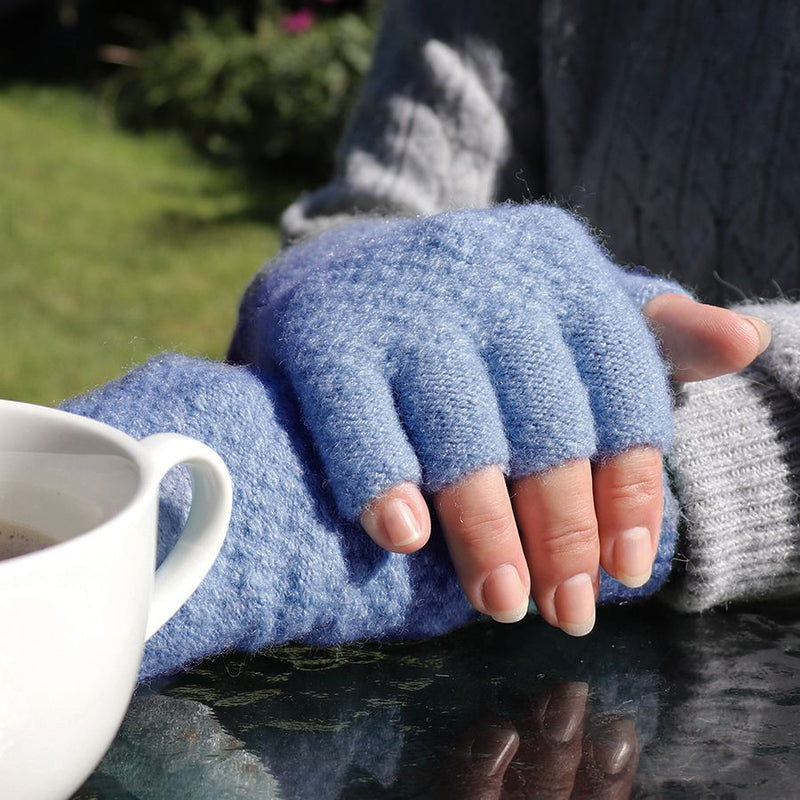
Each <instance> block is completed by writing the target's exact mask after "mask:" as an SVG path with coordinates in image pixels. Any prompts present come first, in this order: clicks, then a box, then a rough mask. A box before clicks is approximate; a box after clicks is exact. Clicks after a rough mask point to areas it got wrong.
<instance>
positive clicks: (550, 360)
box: [234, 205, 749, 635]
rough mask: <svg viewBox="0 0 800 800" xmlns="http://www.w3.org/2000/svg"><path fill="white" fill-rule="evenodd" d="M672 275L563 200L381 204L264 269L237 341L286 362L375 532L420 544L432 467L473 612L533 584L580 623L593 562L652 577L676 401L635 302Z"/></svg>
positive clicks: (504, 617) (337, 469) (587, 616)
mask: <svg viewBox="0 0 800 800" xmlns="http://www.w3.org/2000/svg"><path fill="white" fill-rule="evenodd" d="M675 288H676V287H675V286H674V284H669V283H668V282H665V281H660V280H658V279H654V278H645V277H642V276H638V275H631V274H630V273H626V272H624V271H622V270H620V269H619V268H617V267H615V266H614V265H613V264H611V263H610V262H609V261H608V260H607V259H606V257H605V255H604V253H603V252H602V250H601V249H600V248H599V247H598V246H597V245H596V243H595V242H594V240H593V239H592V238H591V237H590V236H589V235H588V234H587V233H586V231H585V229H584V228H583V226H582V225H580V223H578V222H577V221H576V220H575V219H574V218H572V217H571V216H570V215H568V214H566V213H565V212H562V211H560V210H558V209H555V208H552V207H546V206H533V205H532V206H523V207H520V206H517V207H511V206H504V207H497V208H494V209H491V210H487V211H468V212H449V213H448V214H444V215H439V216H437V217H432V218H427V219H421V220H394V221H372V222H368V223H360V224H356V225H352V226H348V227H347V228H343V229H341V230H337V231H332V232H330V233H329V234H325V235H323V236H321V237H319V238H318V239H316V240H313V241H311V242H309V243H307V244H306V245H302V246H299V247H296V248H293V249H292V250H290V251H288V252H287V253H286V254H285V255H284V256H283V257H282V258H281V259H280V260H279V263H278V266H277V268H276V269H275V271H274V272H272V273H271V274H262V275H260V276H259V277H258V278H257V279H256V281H254V283H253V285H252V286H251V288H250V290H248V293H247V295H246V297H245V299H244V301H243V304H242V310H241V315H240V321H239V327H238V329H237V334H236V337H235V341H234V351H235V352H236V354H237V356H238V358H239V360H242V361H244V362H246V363H252V364H255V365H256V366H258V367H260V368H268V367H271V366H274V365H275V364H276V363H277V364H278V365H280V367H281V368H283V369H284V370H285V371H286V372H287V374H288V376H289V378H290V380H291V382H292V384H293V386H294V388H295V391H296V393H297V395H298V398H299V400H300V405H301V407H302V410H303V412H304V415H305V419H306V423H307V425H308V427H309V429H310V431H311V433H312V436H313V438H314V442H315V445H316V447H317V450H318V451H319V453H320V455H321V457H322V461H323V464H324V466H325V470H326V475H327V478H328V481H329V484H330V487H331V489H332V491H333V494H334V495H335V497H336V500H337V503H338V505H339V508H340V510H341V511H342V513H343V514H344V515H345V516H347V517H349V518H355V517H359V516H360V519H361V522H362V524H363V526H364V528H365V529H366V531H367V532H368V533H369V534H370V536H371V537H372V538H373V539H374V540H375V541H376V542H377V543H378V544H379V545H381V546H382V547H385V548H386V549H388V550H392V551H395V552H400V553H410V552H413V551H415V550H418V549H419V548H421V547H422V546H424V544H425V543H426V541H427V539H428V536H429V534H430V525H431V522H430V517H429V514H428V510H427V507H426V505H425V501H424V499H423V496H422V494H421V493H420V489H419V488H418V487H419V486H422V487H423V488H425V489H426V490H427V491H430V492H432V493H433V502H434V506H435V508H436V511H437V517H438V520H439V522H440V524H441V527H442V530H443V532H444V535H445V538H446V540H447V543H448V547H449V550H450V553H451V557H452V559H453V562H454V565H455V567H456V570H457V572H458V574H459V578H460V580H461V583H462V586H463V589H464V592H465V594H466V595H467V597H468V598H469V600H470V602H471V603H472V604H473V605H474V607H475V608H476V609H478V610H479V611H481V612H483V613H487V614H489V615H491V616H492V617H494V618H495V619H497V620H500V621H506V622H508V621H514V620H517V619H520V618H521V617H522V616H524V614H525V612H526V611H527V606H528V596H529V595H531V594H532V596H533V598H534V600H535V602H536V605H537V607H538V609H539V611H540V613H541V614H542V616H543V617H544V618H545V619H546V620H547V621H548V622H550V623H552V624H555V625H558V626H559V627H561V628H562V629H564V630H565V631H567V632H569V633H572V634H575V635H581V634H584V633H587V632H588V631H589V630H590V629H591V627H592V625H593V622H594V603H595V597H596V594H597V591H598V584H599V570H598V566H600V565H601V566H603V567H604V568H605V569H606V571H607V572H609V573H610V574H611V575H612V576H614V577H616V578H617V579H619V580H621V581H622V582H624V583H626V584H627V585H629V586H634V587H638V586H641V585H642V584H644V583H645V582H646V581H647V580H648V577H649V575H650V568H651V565H652V563H653V558H654V555H655V552H656V545H657V542H658V536H659V530H660V524H661V512H662V471H661V451H662V450H663V448H664V447H665V446H667V444H668V442H669V440H670V435H671V429H670V426H671V413H670V396H669V390H668V387H667V381H666V377H665V372H664V368H663V364H662V362H661V360H660V357H659V354H658V352H657V348H656V345H655V342H654V340H653V337H652V336H651V334H650V333H649V332H648V331H647V328H646V325H645V324H644V320H643V317H642V315H641V312H640V307H641V305H642V304H644V303H645V302H647V301H648V300H651V299H652V298H653V297H654V296H655V295H658V294H659V293H663V292H664V291H674V290H675ZM678 299H681V298H680V296H679V298H678ZM681 302H683V300H682V299H681ZM685 302H692V301H690V300H688V299H686V300H685ZM656 308H657V309H658V306H656ZM669 311H670V305H669V303H667V305H666V310H665V309H664V308H661V309H660V310H659V313H656V314H655V318H656V319H657V320H661V317H662V316H664V315H666V316H667V320H666V322H664V323H663V325H664V327H665V328H666V329H667V330H670V331H671V330H672V329H673V327H675V326H673V325H672V324H671V322H670V320H669V313H668V312H669ZM748 324H749V323H748ZM677 327H678V329H680V326H677ZM710 339H711V340H712V341H713V339H714V336H713V335H712V336H710ZM689 340H690V341H693V340H692V337H691V336H690V337H689ZM701 360H702V359H701ZM703 363H705V362H703ZM506 475H508V476H509V477H510V479H511V482H510V484H509V485H507V483H506ZM376 498H377V499H376Z"/></svg>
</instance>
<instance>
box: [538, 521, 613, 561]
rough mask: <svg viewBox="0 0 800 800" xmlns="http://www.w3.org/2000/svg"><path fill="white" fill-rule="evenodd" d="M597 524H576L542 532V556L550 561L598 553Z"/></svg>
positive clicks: (593, 555)
mask: <svg viewBox="0 0 800 800" xmlns="http://www.w3.org/2000/svg"><path fill="white" fill-rule="evenodd" d="M599 541H600V540H599V535H598V528H597V523H596V522H594V521H592V522H584V523H581V522H578V523H573V524H571V525H570V524H565V525H561V526H557V527H553V528H550V529H548V530H545V531H543V532H542V537H541V542H540V545H541V547H542V549H543V551H544V555H545V556H547V557H549V558H551V559H561V558H564V557H567V556H569V557H570V558H576V557H582V556H592V557H596V556H597V554H598V553H599V547H600V543H599Z"/></svg>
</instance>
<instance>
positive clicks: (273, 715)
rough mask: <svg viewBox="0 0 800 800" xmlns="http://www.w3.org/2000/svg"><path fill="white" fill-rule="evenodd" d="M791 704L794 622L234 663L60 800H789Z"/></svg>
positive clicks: (799, 623)
mask: <svg viewBox="0 0 800 800" xmlns="http://www.w3.org/2000/svg"><path fill="white" fill-rule="evenodd" d="M798 704H800V606H790V607H787V608H777V607H770V608H757V609H753V608H751V609H746V610H741V611H727V612H724V613H718V614H708V615H704V616H695V617H685V616H679V615H676V614H673V613H671V612H668V611H665V610H664V609H662V608H660V607H659V606H657V605H648V606H643V607H638V608H633V607H629V608H621V609H620V608H617V609H605V610H602V611H601V612H600V613H599V615H598V625H597V628H596V630H595V632H594V633H592V634H591V635H590V636H588V637H586V638H584V639H579V640H576V639H570V638H569V637H567V636H566V635H564V634H562V633H561V632H559V631H556V630H553V629H551V628H549V627H548V626H546V625H545V624H543V623H542V622H541V621H540V620H538V619H536V618H534V617H531V618H528V619H527V620H525V621H523V622H522V623H519V624H517V625H513V626H501V625H498V624H495V623H491V622H477V623H475V624H473V625H471V626H469V627H468V628H466V629H464V630H462V631H460V632H458V633H456V634H453V635H450V636H447V637H443V638H440V639H436V640H432V641H427V642H420V643H416V644H391V645H378V644H365V645H362V646H353V647H347V648H339V649H335V650H314V649H311V648H307V647H284V648H280V649H276V650H274V651H272V652H271V653H270V654H265V655H261V656H240V655H233V654H231V655H228V656H225V657H220V658H217V659H212V660H209V661H207V662H204V663H203V664H201V665H198V666H197V667H196V668H195V669H194V670H192V671H191V672H188V673H185V674H184V675H181V676H178V677H176V678H175V679H174V680H172V681H169V682H164V683H161V684H158V685H155V684H154V685H151V686H149V687H142V688H140V690H139V691H138V692H137V695H136V697H135V698H134V701H133V702H132V704H131V707H130V709H129V712H128V715H127V717H126V720H125V722H124V724H123V727H122V729H121V730H120V733H119V735H118V736H117V739H116V741H115V743H114V745H113V746H112V748H111V750H110V751H109V752H108V754H107V755H106V757H105V758H104V760H103V762H102V763H101V764H100V766H99V768H98V769H97V771H96V772H95V774H94V775H93V776H92V777H91V778H90V779H89V780H88V781H87V783H86V784H85V785H84V787H83V788H82V789H81V790H80V791H79V792H78V793H77V794H76V795H75V796H74V800H90V798H96V800H132V798H138V799H139V800H206V798H207V799H208V800H212V798H213V800H227V798H231V799H233V798H236V799H237V800H238V799H239V798H241V799H242V800H245V799H246V800H250V799H251V798H252V800H256V798H258V800H262V799H263V800H267V799H268V798H276V799H277V798H281V800H328V799H330V800H333V798H359V799H364V800H366V799H367V798H370V799H372V798H374V799H375V800H380V798H398V800H399V799H400V798H454V800H459V799H460V798H464V799H465V800H467V798H468V799H469V800H476V799H478V800H495V799H496V798H506V797H507V798H529V797H548V798H549V797H553V798H569V797H584V798H613V799H614V800H617V799H618V798H619V799H620V800H621V798H626V797H637V798H646V797H648V798H649V797H659V798H694V797H708V796H714V797H726V798H728V797H731V798H733V797H744V798H760V797H764V798H770V799H773V798H776V797H791V796H795V793H796V790H797V781H798V776H800V717H798V714H797V711H798V709H797V706H798Z"/></svg>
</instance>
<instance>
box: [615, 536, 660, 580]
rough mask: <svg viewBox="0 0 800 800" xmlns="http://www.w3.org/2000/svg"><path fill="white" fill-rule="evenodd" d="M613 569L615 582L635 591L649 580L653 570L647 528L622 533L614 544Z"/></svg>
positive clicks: (650, 544) (651, 551)
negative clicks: (615, 575) (615, 576)
mask: <svg viewBox="0 0 800 800" xmlns="http://www.w3.org/2000/svg"><path fill="white" fill-rule="evenodd" d="M614 568H615V569H616V571H617V580H618V581H620V583H624V584H625V585H626V586H630V588H631V589H637V588H638V587H639V586H644V584H646V583H647V581H649V580H650V574H651V572H652V569H653V545H652V542H651V539H650V531H648V530H647V528H641V527H640V528H631V529H630V530H627V531H623V532H622V533H621V534H620V535H619V538H618V539H617V540H616V542H615V543H614Z"/></svg>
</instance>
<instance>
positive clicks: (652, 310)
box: [644, 293, 771, 381]
mask: <svg viewBox="0 0 800 800" xmlns="http://www.w3.org/2000/svg"><path fill="white" fill-rule="evenodd" d="M644 314H645V317H646V318H647V321H648V324H649V325H650V329H651V330H652V331H653V333H654V334H655V336H656V338H657V339H658V340H659V341H660V343H661V348H662V351H663V354H664V357H665V358H666V359H667V361H668V362H669V364H670V366H671V368H672V377H673V378H674V379H675V380H677V381H702V380H706V379H708V378H716V377H718V376H720V375H727V374H728V373H731V372H738V371H739V370H741V369H744V368H745V367H746V366H747V365H748V364H750V363H751V362H752V361H753V360H754V359H755V358H756V357H757V356H759V355H761V353H763V352H764V351H765V350H766V349H767V347H768V346H769V343H770V339H771V334H770V330H769V326H768V325H767V323H766V322H764V320H762V319H759V318H758V317H750V316H746V315H744V314H737V313H736V312H735V311H731V310H729V309H727V308H720V307H719V306H710V305H706V304H705V303H697V302H695V301H694V300H692V299H691V298H689V297H686V296H685V295H680V294H670V293H666V294H660V295H658V296H656V297H654V298H653V299H652V300H650V302H648V303H647V305H645V307H644Z"/></svg>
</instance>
